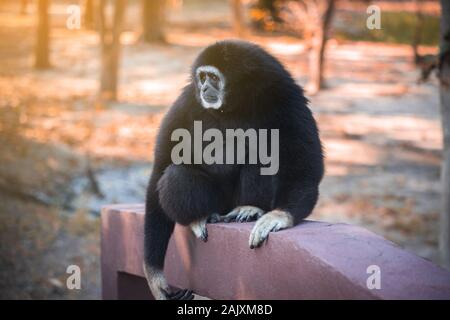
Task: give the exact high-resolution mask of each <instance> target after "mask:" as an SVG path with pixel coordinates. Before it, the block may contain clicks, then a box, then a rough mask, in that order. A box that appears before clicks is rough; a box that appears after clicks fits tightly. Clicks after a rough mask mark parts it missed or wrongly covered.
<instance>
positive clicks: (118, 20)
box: [98, 0, 127, 101]
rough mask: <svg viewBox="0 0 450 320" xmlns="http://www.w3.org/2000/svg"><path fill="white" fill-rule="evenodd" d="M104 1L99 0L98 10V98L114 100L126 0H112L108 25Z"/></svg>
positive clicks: (115, 97) (105, 0)
mask: <svg viewBox="0 0 450 320" xmlns="http://www.w3.org/2000/svg"><path fill="white" fill-rule="evenodd" d="M106 2H107V0H100V3H99V10H98V11H99V28H100V46H101V75H100V98H101V99H102V100H109V101H114V100H116V99H117V82H118V73H119V59H120V35H121V33H122V27H123V26H122V24H123V17H124V15H125V8H126V2H127V1H126V0H115V1H114V2H113V4H114V13H113V21H112V23H111V25H108V23H107V19H106Z"/></svg>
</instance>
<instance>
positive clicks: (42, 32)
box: [34, 0, 50, 69]
mask: <svg viewBox="0 0 450 320" xmlns="http://www.w3.org/2000/svg"><path fill="white" fill-rule="evenodd" d="M37 5H38V24H37V38H36V39H37V40H36V46H35V62H34V65H35V67H36V68H37V69H47V68H49V67H50V58H49V56H50V53H49V51H50V49H49V46H50V21H49V20H50V17H49V14H48V11H49V6H50V0H38V2H37Z"/></svg>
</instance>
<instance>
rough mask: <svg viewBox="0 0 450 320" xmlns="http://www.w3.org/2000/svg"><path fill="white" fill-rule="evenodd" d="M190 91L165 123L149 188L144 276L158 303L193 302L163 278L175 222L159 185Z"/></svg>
mask: <svg viewBox="0 0 450 320" xmlns="http://www.w3.org/2000/svg"><path fill="white" fill-rule="evenodd" d="M187 91H188V90H187V89H185V91H184V95H181V96H180V98H179V99H178V100H177V101H176V102H175V105H174V107H173V108H171V110H170V111H169V113H168V114H167V115H166V116H165V118H164V120H163V121H162V124H161V128H160V131H159V134H158V137H157V143H156V147H155V159H154V166H153V170H152V174H151V177H150V182H149V185H148V188H147V195H146V202H145V222H144V251H145V252H144V273H145V276H146V278H147V281H148V285H149V287H150V290H151V292H152V294H153V296H154V298H155V299H160V300H166V299H187V300H189V299H192V298H193V295H192V292H191V291H188V290H180V291H178V292H174V293H172V292H170V288H169V286H168V284H167V281H166V279H165V277H164V274H163V269H164V259H165V255H166V251H167V245H168V243H169V239H170V236H171V235H172V232H173V229H174V226H175V222H174V221H172V220H170V219H169V217H168V216H167V215H166V214H165V213H164V211H163V209H162V208H161V205H160V203H159V195H158V188H157V185H158V181H159V180H160V178H161V177H162V175H163V174H164V170H165V169H166V168H167V167H168V166H169V165H170V164H171V158H170V153H171V150H172V146H173V143H172V142H171V139H170V136H171V133H172V131H173V130H174V129H176V128H179V127H181V125H182V122H181V121H180V120H178V121H177V119H182V116H183V113H182V112H180V109H182V107H183V106H182V105H180V104H181V103H182V102H183V101H185V99H186V97H185V95H186V94H187Z"/></svg>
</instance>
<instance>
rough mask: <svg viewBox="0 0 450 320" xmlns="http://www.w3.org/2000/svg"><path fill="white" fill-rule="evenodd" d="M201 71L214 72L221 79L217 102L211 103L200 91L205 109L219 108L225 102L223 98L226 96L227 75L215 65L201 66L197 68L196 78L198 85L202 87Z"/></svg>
mask: <svg viewBox="0 0 450 320" xmlns="http://www.w3.org/2000/svg"><path fill="white" fill-rule="evenodd" d="M201 72H206V73H213V74H214V75H216V76H217V77H218V78H219V79H220V81H219V95H218V97H217V98H218V99H217V101H216V102H214V103H210V102H208V101H206V100H205V99H204V98H203V96H202V94H201V93H200V94H199V96H200V100H201V102H202V106H203V108H205V109H216V110H217V109H219V108H220V107H221V106H222V104H223V99H224V96H225V90H224V89H225V77H224V76H223V74H222V72H220V71H219V69H217V68H216V67H214V66H200V67H198V68H197V70H196V71H195V78H196V81H197V87H198V88H201V87H202V83H201V82H200V73H201Z"/></svg>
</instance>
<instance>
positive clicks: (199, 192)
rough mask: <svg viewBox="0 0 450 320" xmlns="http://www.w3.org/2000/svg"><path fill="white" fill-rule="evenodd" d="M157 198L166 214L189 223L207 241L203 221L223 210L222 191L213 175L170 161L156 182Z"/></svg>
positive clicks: (185, 223) (174, 219)
mask: <svg viewBox="0 0 450 320" xmlns="http://www.w3.org/2000/svg"><path fill="white" fill-rule="evenodd" d="M158 191H159V201H160V203H161V207H162V208H163V210H164V212H165V213H166V214H167V216H168V217H169V218H170V219H171V220H172V221H175V222H178V223H179V224H182V225H185V226H189V227H190V228H191V230H192V232H193V233H194V235H195V236H196V237H197V238H199V239H201V240H203V241H205V242H206V241H207V239H208V232H207V229H206V222H207V220H208V218H209V217H210V216H211V215H214V216H215V215H216V214H217V213H218V212H220V211H221V210H223V206H224V204H223V199H222V198H221V195H222V192H221V190H220V188H219V186H218V184H217V183H216V182H214V181H213V178H212V177H210V176H209V175H208V174H207V173H205V172H204V171H202V170H200V169H197V168H195V167H193V166H187V165H170V166H169V167H167V168H166V170H165V171H164V174H163V176H162V177H161V179H160V180H159V182H158Z"/></svg>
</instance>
